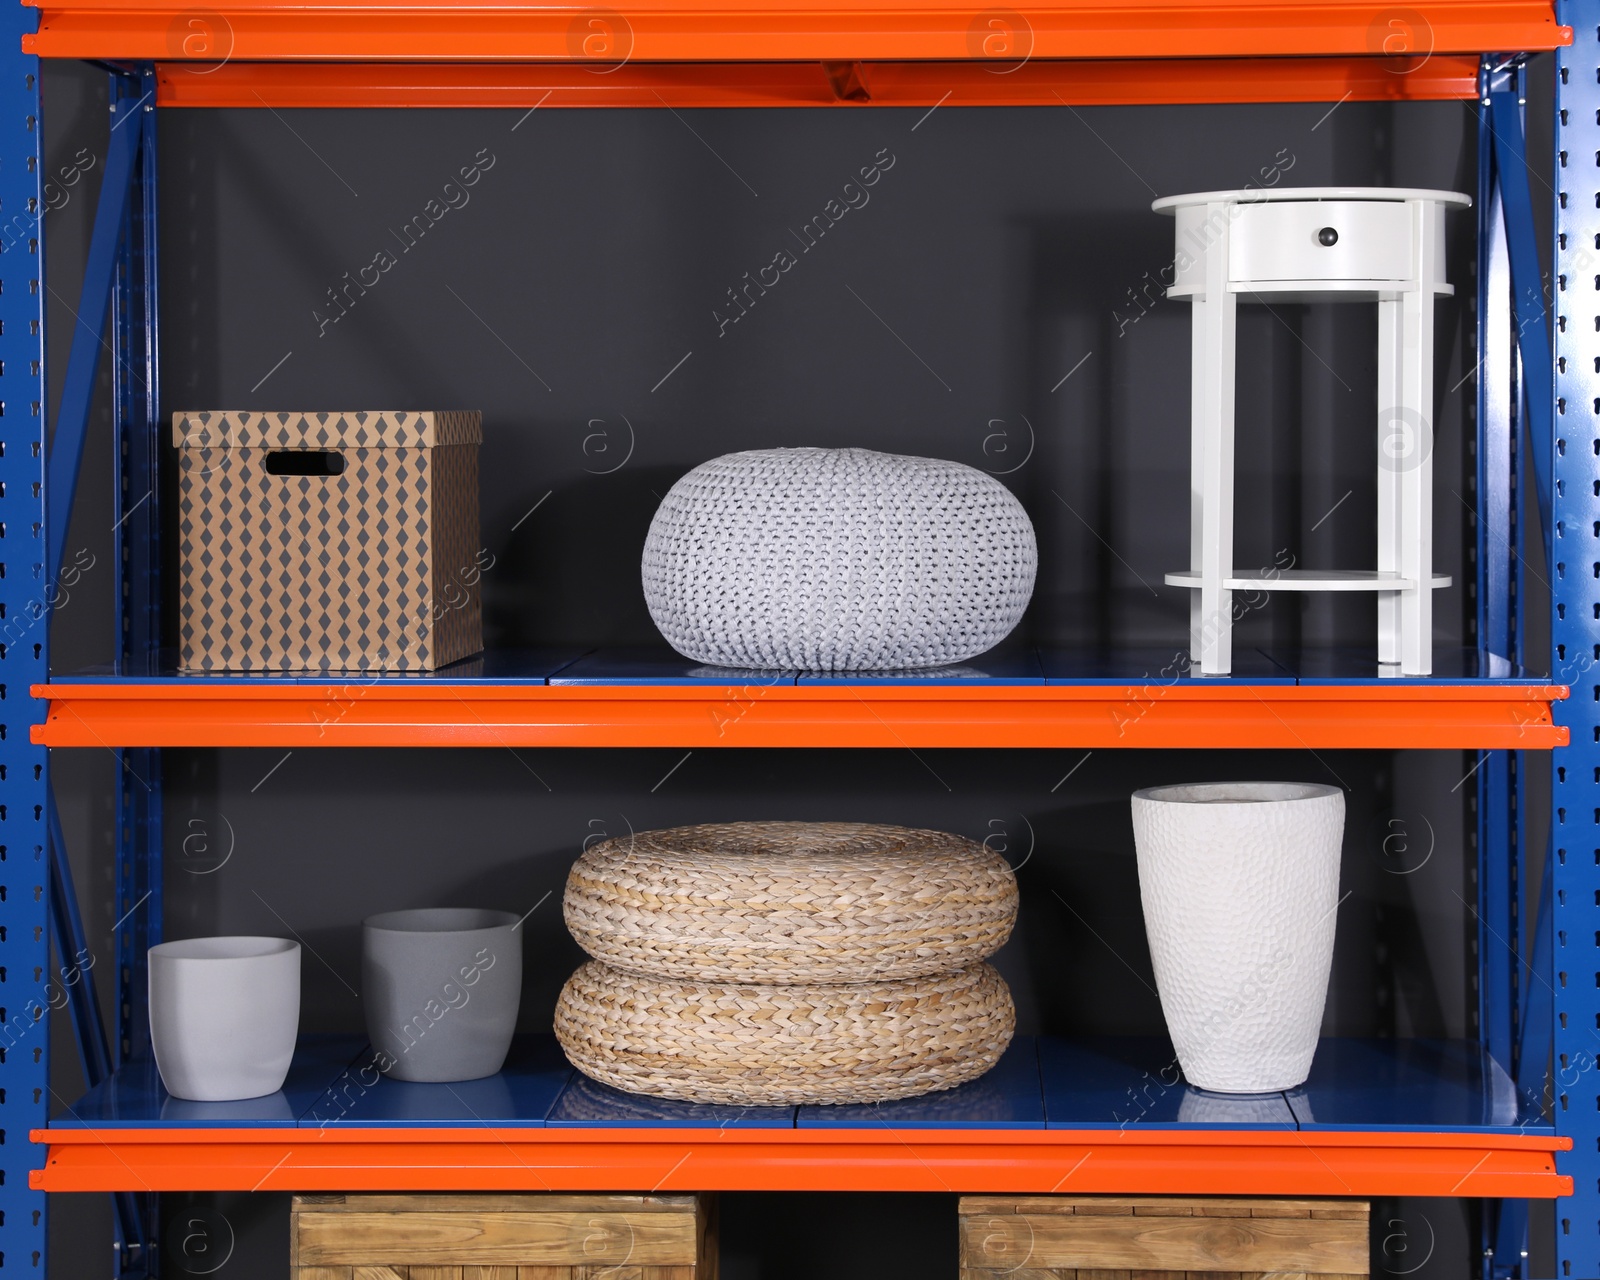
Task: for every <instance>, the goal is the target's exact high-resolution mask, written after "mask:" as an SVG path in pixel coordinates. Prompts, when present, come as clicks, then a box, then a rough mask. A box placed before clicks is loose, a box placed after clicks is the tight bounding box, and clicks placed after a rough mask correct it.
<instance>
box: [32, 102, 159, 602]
mask: <svg viewBox="0 0 1600 1280" xmlns="http://www.w3.org/2000/svg"><path fill="white" fill-rule="evenodd" d="M112 108H113V113H114V115H113V120H112V124H111V142H110V146H109V148H108V150H107V153H106V172H105V177H104V178H103V179H102V180H101V183H100V202H99V204H98V205H97V206H96V208H95V215H94V235H93V238H92V239H91V240H90V241H89V261H88V265H87V266H86V267H85V269H84V273H83V292H82V293H81V294H80V295H79V298H78V316H77V322H76V323H75V324H74V325H73V329H72V350H71V352H70V353H69V354H68V356H67V378H66V385H65V386H64V387H63V389H62V392H61V411H60V413H59V414H58V415H57V416H56V429H55V435H54V437H53V439H52V440H51V442H50V457H49V461H48V463H47V465H46V469H45V493H46V495H47V501H46V503H45V524H46V530H45V547H46V554H47V556H48V558H49V560H48V563H49V570H50V581H51V582H54V581H56V580H57V579H58V578H59V577H60V575H61V560H62V555H63V554H64V552H65V550H66V544H67V526H68V522H69V521H70V520H71V519H72V496H73V494H75V493H76V492H77V491H78V470H79V468H80V467H81V466H82V464H83V442H84V437H85V436H86V435H87V434H88V430H89V407H90V405H91V403H92V402H93V400H94V387H95V379H96V376H97V375H98V373H99V371H100V352H101V350H102V349H103V348H104V347H105V345H106V339H105V331H106V315H107V312H108V311H109V309H110V306H111V287H112V284H113V282H114V281H115V278H116V270H117V244H118V241H120V240H121V239H122V233H123V227H124V225H125V224H126V223H127V220H128V204H129V197H130V195H131V193H132V191H133V175H134V159H135V157H136V156H137V154H138V151H139V142H140V137H141V127H140V114H139V111H138V108H137V106H136V105H135V103H134V102H133V101H132V100H130V99H128V98H124V97H121V96H120V95H115V96H113V98H112Z"/></svg>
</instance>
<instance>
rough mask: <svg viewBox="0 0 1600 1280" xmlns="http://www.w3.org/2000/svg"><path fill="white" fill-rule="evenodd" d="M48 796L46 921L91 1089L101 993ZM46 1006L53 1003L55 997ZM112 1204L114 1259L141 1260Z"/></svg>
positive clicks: (136, 1225)
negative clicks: (48, 872)
mask: <svg viewBox="0 0 1600 1280" xmlns="http://www.w3.org/2000/svg"><path fill="white" fill-rule="evenodd" d="M48 794H49V797H50V800H49V813H48V815H47V816H48V820H49V825H50V922H51V924H52V925H53V926H54V927H53V929H52V933H53V934H54V935H55V944H56V952H57V953H58V955H59V956H60V958H61V993H62V995H63V996H64V997H65V1003H66V1007H67V1009H68V1010H69V1012H70V1015H71V1018H72V1030H73V1033H74V1037H75V1039H76V1040H77V1042H78V1057H79V1058H80V1060H81V1061H82V1063H83V1078H84V1080H85V1081H86V1082H87V1084H88V1085H89V1087H90V1088H91V1089H92V1088H94V1087H95V1086H96V1085H98V1084H101V1083H103V1082H104V1081H105V1080H107V1079H109V1078H110V1076H111V1045H110V1042H109V1040H108V1039H107V1037H106V1024H105V1023H104V1022H103V1021H102V1020H101V1017H100V993H99V992H98V991H97V990H96V989H95V985H94V973H93V969H94V955H93V953H92V952H91V951H90V950H89V942H88V939H87V937H86V936H85V935H84V931H83V916H82V914H81V913H80V912H79V910H78V893H77V890H76V888H75V887H74V886H73V883H72V866H71V863H69V862H68V860H67V842H66V838H65V836H64V835H63V834H62V830H61V813H60V811H59V810H58V809H57V808H56V794H55V792H54V791H53V790H52V791H50V792H49V793H48ZM51 1003H52V1004H54V1003H55V999H54V993H52V999H51ZM111 1200H112V1211H113V1213H114V1214H115V1216H116V1234H117V1243H118V1246H119V1248H118V1251H117V1252H118V1255H119V1256H120V1257H122V1258H124V1259H127V1258H138V1257H141V1256H142V1255H143V1253H144V1249H143V1242H144V1238H145V1228H144V1224H143V1222H142V1221H141V1218H140V1214H139V1209H138V1206H137V1204H136V1203H135V1201H134V1198H133V1196H132V1195H131V1194H129V1193H128V1192H126V1191H118V1192H114V1193H113V1194H112V1197H111ZM125 1274H126V1273H125Z"/></svg>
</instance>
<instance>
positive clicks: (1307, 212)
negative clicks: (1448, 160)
mask: <svg viewBox="0 0 1600 1280" xmlns="http://www.w3.org/2000/svg"><path fill="white" fill-rule="evenodd" d="M1436 213H1437V216H1438V218H1439V221H1440V223H1441V226H1442V223H1443V216H1444V215H1443V210H1442V209H1439V210H1437V211H1436ZM1329 240H1331V241H1332V243H1331V244H1330V243H1325V241H1329ZM1228 249H1229V252H1228V279H1229V280H1230V281H1233V282H1235V283H1246V282H1250V281H1256V280H1261V281H1266V280H1410V279H1414V278H1415V276H1414V275H1413V271H1412V265H1411V260H1412V246H1411V208H1410V206H1409V205H1406V204H1403V203H1400V202H1398V201H1395V202H1386V201H1376V200H1299V201H1282V202H1274V203H1269V204H1241V205H1239V206H1237V207H1236V208H1235V210H1234V218H1233V225H1232V227H1231V234H1230V236H1229V241H1228Z"/></svg>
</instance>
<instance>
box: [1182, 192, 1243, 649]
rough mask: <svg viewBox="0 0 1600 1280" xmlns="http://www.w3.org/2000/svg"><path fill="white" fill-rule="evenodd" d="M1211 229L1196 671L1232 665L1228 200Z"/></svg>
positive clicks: (1200, 366)
mask: <svg viewBox="0 0 1600 1280" xmlns="http://www.w3.org/2000/svg"><path fill="white" fill-rule="evenodd" d="M1206 213H1207V221H1206V225H1207V226H1212V227H1217V228H1219V229H1220V230H1219V231H1218V233H1217V235H1216V238H1215V240H1213V241H1212V242H1210V243H1209V244H1207V245H1206V263H1205V294H1204V296H1202V297H1196V298H1195V300H1194V308H1193V309H1194V336H1193V340H1192V345H1191V351H1190V360H1191V366H1192V373H1191V376H1192V379H1193V386H1192V389H1191V404H1192V408H1191V419H1190V429H1191V437H1192V438H1191V443H1190V497H1189V501H1190V521H1189V536H1190V544H1189V567H1190V568H1191V569H1194V570H1196V571H1198V572H1199V574H1200V587H1199V589H1198V590H1197V591H1196V592H1194V593H1193V595H1192V596H1191V603H1190V609H1189V658H1190V661H1191V663H1194V664H1197V665H1198V666H1199V669H1200V673H1201V674H1202V675H1208V676H1213V675H1224V676H1225V675H1228V674H1229V673H1230V672H1231V671H1232V670H1233V613H1232V611H1233V592H1231V591H1229V590H1227V589H1226V588H1224V586H1223V582H1224V581H1225V580H1226V579H1227V578H1228V577H1229V576H1231V575H1232V573H1233V428H1234V424H1233V382H1234V336H1235V327H1236V326H1235V321H1236V319H1237V316H1238V299H1237V297H1236V296H1235V295H1234V294H1232V293H1230V292H1229V291H1228V228H1229V227H1230V225H1231V221H1232V220H1231V219H1230V218H1229V216H1228V214H1229V208H1228V206H1226V205H1221V204H1218V205H1211V206H1208V207H1207V210H1206Z"/></svg>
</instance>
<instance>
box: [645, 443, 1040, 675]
mask: <svg viewBox="0 0 1600 1280" xmlns="http://www.w3.org/2000/svg"><path fill="white" fill-rule="evenodd" d="M1037 564H1038V548H1037V545H1036V544H1035V541H1034V535H1033V524H1032V522H1031V521H1029V519H1028V513H1027V512H1026V511H1024V510H1023V508H1022V504H1021V503H1020V502H1018V501H1017V500H1016V498H1014V497H1013V496H1012V495H1011V492H1010V490H1008V489H1007V488H1006V487H1005V486H1004V485H1003V484H1001V483H1000V482H999V481H998V480H996V479H995V478H994V477H993V476H989V475H985V474H984V473H983V472H982V471H975V470H974V469H973V468H971V467H967V466H963V465H962V464H961V463H959V462H946V461H943V460H941V459H938V458H910V457H903V456H901V455H899V454H892V453H875V452H873V451H872V450H870V449H760V450H752V451H751V452H748V453H730V454H727V455H725V456H723V457H720V458H713V459H712V460H711V461H710V462H704V463H701V464H700V465H699V466H698V467H696V468H695V469H694V470H693V471H691V472H689V473H688V475H686V476H684V477H683V478H682V479H681V480H679V481H678V483H677V484H675V485H673V486H672V488H671V489H670V490H669V491H668V492H667V496H666V498H665V499H663V500H662V503H661V505H660V507H658V508H657V509H656V514H655V518H654V519H653V520H652V521H651V522H650V534H649V537H648V538H646V539H645V544H644V559H643V564H642V575H643V580H644V598H645V603H646V604H647V605H648V606H649V609H650V616H651V618H653V619H654V620H655V624H656V626H657V627H659V628H660V629H661V634H662V635H663V636H665V637H666V641H667V643H668V644H670V645H671V646H672V647H673V648H674V649H676V650H677V651H678V652H679V653H681V654H683V655H684V657H686V658H689V659H690V660H692V661H694V662H708V663H712V664H714V665H716V666H720V667H753V668H758V669H775V668H776V669H785V670H791V669H798V670H802V671H881V670H895V669H902V668H919V667H934V666H943V665H945V664H947V663H952V662H964V661H966V660H967V659H968V658H971V657H975V656H976V655H977V654H980V653H982V652H984V651H985V650H986V649H991V648H993V647H994V646H995V645H997V644H999V643H1000V641H1001V640H1003V639H1005V638H1006V636H1007V635H1009V634H1010V632H1011V630H1012V628H1013V627H1015V626H1016V625H1017V622H1018V621H1019V620H1020V619H1021V617H1022V613H1023V610H1025V609H1026V608H1027V607H1028V600H1029V598H1030V597H1031V596H1032V594H1033V579H1034V572H1035V569H1036V567H1037Z"/></svg>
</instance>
